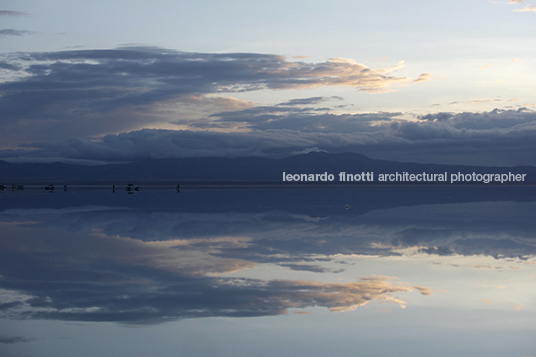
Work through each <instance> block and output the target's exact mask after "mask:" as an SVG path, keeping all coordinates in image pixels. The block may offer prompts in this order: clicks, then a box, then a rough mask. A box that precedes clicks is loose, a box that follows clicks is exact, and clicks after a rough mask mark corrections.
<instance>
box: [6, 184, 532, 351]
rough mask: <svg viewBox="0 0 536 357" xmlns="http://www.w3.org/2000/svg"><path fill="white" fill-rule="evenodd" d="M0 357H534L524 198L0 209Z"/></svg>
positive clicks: (382, 191)
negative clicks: (0, 356) (0, 350)
mask: <svg viewBox="0 0 536 357" xmlns="http://www.w3.org/2000/svg"><path fill="white" fill-rule="evenodd" d="M0 230H1V233H0V314H1V315H0V316H1V320H0V338H1V340H0V342H2V343H0V349H2V350H3V351H2V353H1V355H2V356H8V357H10V356H40V357H48V356H50V357H59V356H96V355H101V356H129V357H131V356H229V357H231V356H233V357H237V356H238V357H240V356H244V357H245V356H276V355H278V356H389V357H391V356H412V357H415V356H423V357H424V356H426V357H429V356H449V357H451V356H453V355H456V356H501V357H503V356H512V357H522V356H534V355H535V351H536V343H535V342H534V336H535V335H536V334H535V332H536V303H535V301H536V284H535V280H536V236H535V234H536V233H535V232H536V189H534V188H530V187H525V188H516V187H487V188H486V187H477V188H468V187H444V188H440V187H437V188H424V187H423V188H416V187H414V188H379V187H377V188H366V189H365V188H325V189H323V188H308V189H290V188H248V189H242V188H232V189H217V188H212V189H182V190H181V192H180V193H176V192H175V190H174V189H173V188H161V189H144V188H143V187H142V188H141V190H140V192H135V193H134V194H126V192H125V191H124V189H123V188H122V189H119V188H118V189H117V190H116V192H115V193H112V191H111V189H106V190H99V189H69V190H68V191H67V192H64V191H63V190H57V189H56V190H55V192H54V193H49V192H45V191H44V190H37V189H34V190H24V191H4V192H0Z"/></svg>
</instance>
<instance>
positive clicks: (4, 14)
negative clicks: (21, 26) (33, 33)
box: [0, 10, 30, 16]
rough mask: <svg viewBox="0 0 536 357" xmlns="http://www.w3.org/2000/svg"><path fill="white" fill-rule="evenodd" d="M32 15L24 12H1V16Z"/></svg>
mask: <svg viewBox="0 0 536 357" xmlns="http://www.w3.org/2000/svg"><path fill="white" fill-rule="evenodd" d="M29 15H30V14H29V13H27V12H23V11H9V10H0V16H29Z"/></svg>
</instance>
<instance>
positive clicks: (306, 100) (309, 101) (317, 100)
mask: <svg viewBox="0 0 536 357" xmlns="http://www.w3.org/2000/svg"><path fill="white" fill-rule="evenodd" d="M330 100H343V98H342V97H339V96H335V95H334V96H331V97H311V98H300V99H291V100H289V101H287V102H284V103H280V104H278V105H283V106H284V105H311V104H317V103H321V102H326V101H330Z"/></svg>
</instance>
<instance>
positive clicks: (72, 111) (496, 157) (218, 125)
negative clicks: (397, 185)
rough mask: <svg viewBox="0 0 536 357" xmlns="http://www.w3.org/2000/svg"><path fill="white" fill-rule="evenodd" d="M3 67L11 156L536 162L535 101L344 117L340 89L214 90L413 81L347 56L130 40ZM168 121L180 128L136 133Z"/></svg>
mask: <svg viewBox="0 0 536 357" xmlns="http://www.w3.org/2000/svg"><path fill="white" fill-rule="evenodd" d="M0 66H1V68H2V69H3V72H6V71H7V72H9V71H11V72H13V76H14V78H13V79H12V80H10V81H6V82H3V83H2V84H0V94H1V96H0V110H1V112H2V118H1V120H0V126H1V127H2V128H3V130H2V131H1V133H0V138H1V139H2V143H3V144H4V145H5V146H4V147H6V148H9V149H8V150H3V151H1V152H0V157H2V158H12V159H19V160H20V159H21V158H32V157H34V158H45V157H49V158H50V157H54V158H64V159H71V160H90V161H91V160H104V161H115V160H123V161H125V160H127V161H128V160H136V159H140V158H147V157H153V158H167V157H201V156H227V157H237V156H267V157H281V156H289V155H293V154H294V153H298V152H304V151H309V150H322V151H329V152H345V151H354V152H360V153H363V154H365V155H369V156H372V157H374V158H385V159H394V160H399V161H414V162H425V163H446V164H477V165H491V166H514V165H536V158H534V156H533V155H530V154H529V153H531V152H534V150H536V144H535V143H534V140H533V139H532V138H533V137H534V134H535V133H536V121H535V120H536V113H535V112H533V111H530V110H527V109H526V108H521V109H519V110H498V109H497V110H493V111H490V112H483V113H471V112H466V113H458V114H453V113H444V112H440V113H429V114H425V115H422V116H420V117H418V118H416V119H418V120H416V121H407V120H402V118H405V117H411V114H407V113H404V114H402V113H381V112H380V113H362V114H338V113H337V114H336V113H335V112H334V111H333V108H331V107H330V106H328V105H326V104H328V103H327V102H328V101H330V100H336V101H339V100H340V99H341V98H339V97H335V96H334V97H310V98H298V99H293V100H289V101H287V102H283V103H279V104H275V105H268V106H257V107H255V106H254V103H252V102H247V101H241V100H238V99H235V98H226V99H222V98H221V97H217V98H216V97H212V96H213V95H215V94H217V95H222V93H232V92H240V91H252V90H263V89H297V88H304V87H315V86H331V85H347V86H353V87H355V88H356V89H358V90H363V91H372V92H374V91H377V90H380V89H382V88H386V87H388V86H392V85H395V84H396V83H399V82H403V81H406V79H403V78H400V77H392V76H390V75H388V73H389V71H387V72H381V71H374V70H371V69H370V68H364V66H363V65H359V64H356V63H355V62H351V61H347V60H341V59H332V60H328V61H326V62H322V63H307V62H291V61H289V60H288V59H287V58H285V57H282V56H277V55H269V54H255V53H228V54H213V53H186V52H178V51H171V50H166V49H161V48H154V47H125V48H121V49H115V50H80V51H62V52H44V53H22V54H9V55H4V56H3V59H2V62H0ZM201 104H202V105H205V106H207V107H210V108H211V109H210V110H209V111H207V113H208V114H206V115H205V114H203V115H202V116H201V117H200V116H195V115H194V116H193V117H190V116H188V115H187V113H186V111H187V110H186V109H185V110H184V112H182V113H178V114H176V115H175V112H173V110H175V109H176V108H177V107H182V108H185V107H188V108H195V107H196V105H201ZM318 104H321V105H322V106H317V105H318ZM170 108H175V109H173V110H172V109H170ZM197 110H200V109H199V108H198V109H197ZM200 112H203V111H202V110H201V111H200ZM170 113H172V114H170ZM198 114H199V113H198ZM170 115H171V116H172V117H171V118H170ZM173 117H174V118H175V119H173ZM406 119H407V118H406ZM170 123H173V124H175V125H177V126H178V127H180V128H181V129H183V130H176V131H174V130H149V129H146V130H138V128H142V127H146V126H147V125H153V124H154V126H159V125H161V124H166V125H170ZM110 132H113V133H119V134H109V133H110ZM106 134H109V135H106ZM95 137H101V139H97V140H96V139H95ZM17 146H18V148H17Z"/></svg>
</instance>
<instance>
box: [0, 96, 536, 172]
mask: <svg viewBox="0 0 536 357" xmlns="http://www.w3.org/2000/svg"><path fill="white" fill-rule="evenodd" d="M322 111H324V110H322ZM400 115H401V113H369V114H355V115H347V114H329V113H320V114H318V113H317V111H316V109H315V108H302V107H299V106H270V107H251V108H248V109H244V110H239V111H231V112H220V113H216V114H213V115H211V116H210V118H207V119H206V120H204V121H200V122H194V123H190V122H189V121H188V120H183V121H175V123H176V124H180V125H184V126H187V127H188V126H191V128H192V129H197V130H156V129H144V130H138V131H131V132H127V133H121V134H113V135H106V136H104V137H103V138H102V139H100V140H95V139H92V140H89V139H83V138H79V139H70V140H68V141H65V142H63V143H46V142H33V143H28V144H25V145H21V146H20V148H19V149H18V150H2V151H0V157H2V158H9V157H19V158H22V157H28V158H29V157H64V158H68V159H80V160H105V161H106V160H107V161H129V160H139V159H142V158H147V157H152V158H170V157H204V156H205V157H206V156H224V157H240V156H264V157H282V156H289V155H292V154H293V153H296V152H301V151H303V150H309V149H311V148H316V149H315V150H321V151H328V152H348V151H354V152H360V153H363V154H365V155H371V156H373V157H376V158H385V159H393V160H400V161H410V162H432V163H447V164H473V165H489V166H502V165H504V166H514V165H535V164H536V159H535V158H533V157H531V156H530V155H527V153H528V152H533V151H534V150H536V144H535V143H534V141H533V140H532V138H533V136H534V135H536V112H533V111H530V110H527V109H525V108H520V109H518V110H493V111H491V112H483V113H472V112H465V113H459V114H451V113H444V112H440V113H431V114H427V115H423V116H421V117H420V118H421V121H406V120H400V119H398V116H400ZM225 126H229V127H233V128H241V129H242V131H233V132H217V131H213V130H210V131H209V130H207V129H211V128H221V127H225ZM199 129H204V130H202V131H201V130H199Z"/></svg>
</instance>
